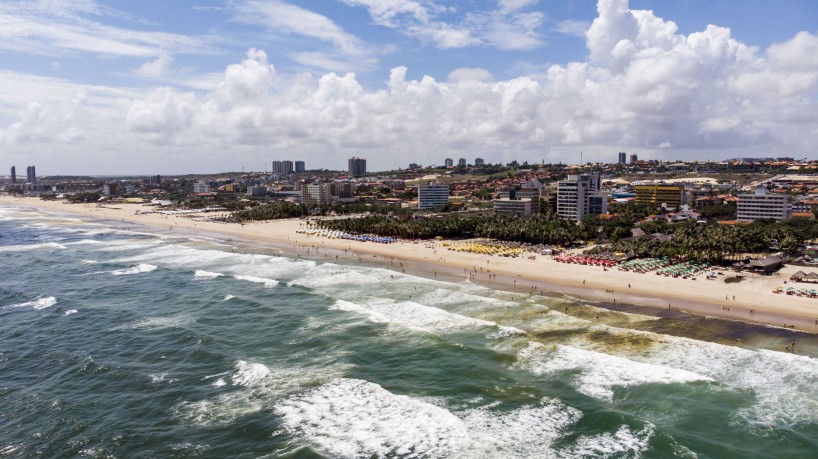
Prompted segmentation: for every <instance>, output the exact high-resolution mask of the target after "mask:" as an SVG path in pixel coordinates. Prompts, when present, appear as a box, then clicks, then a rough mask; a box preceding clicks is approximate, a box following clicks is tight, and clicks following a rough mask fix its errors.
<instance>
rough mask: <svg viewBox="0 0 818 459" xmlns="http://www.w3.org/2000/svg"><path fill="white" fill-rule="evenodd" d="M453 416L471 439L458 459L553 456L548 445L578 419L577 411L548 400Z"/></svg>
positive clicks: (472, 411)
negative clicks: (504, 410) (510, 408)
mask: <svg viewBox="0 0 818 459" xmlns="http://www.w3.org/2000/svg"><path fill="white" fill-rule="evenodd" d="M454 414H455V415H457V416H460V417H462V419H463V422H464V424H465V425H466V427H467V429H468V431H469V435H470V437H471V439H472V443H471V445H469V446H468V447H467V448H465V449H464V450H463V451H461V452H460V453H459V454H457V455H456V456H457V457H462V458H471V457H502V458H530V457H539V458H547V457H557V455H556V453H555V451H554V450H553V449H552V444H553V443H554V442H555V441H556V440H558V439H559V438H560V437H562V436H563V435H564V434H565V433H566V431H567V429H568V428H569V427H571V426H572V425H573V424H575V423H576V422H577V421H578V420H579V419H580V418H581V417H582V413H581V412H580V411H579V410H577V409H574V408H571V407H568V406H565V405H564V404H563V403H562V402H559V401H557V400H552V399H542V400H541V401H540V402H539V403H537V404H534V405H529V406H524V407H522V408H518V409H515V410H512V411H507V412H498V411H496V409H491V407H489V406H485V407H482V408H478V409H472V410H467V411H465V412H463V413H458V412H455V413H454Z"/></svg>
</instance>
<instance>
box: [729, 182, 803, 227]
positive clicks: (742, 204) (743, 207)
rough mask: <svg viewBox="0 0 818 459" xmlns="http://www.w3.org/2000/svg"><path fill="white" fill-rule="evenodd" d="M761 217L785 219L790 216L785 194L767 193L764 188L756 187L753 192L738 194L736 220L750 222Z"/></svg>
mask: <svg viewBox="0 0 818 459" xmlns="http://www.w3.org/2000/svg"><path fill="white" fill-rule="evenodd" d="M762 218H770V219H773V220H786V219H788V218H790V203H789V201H788V199H787V195H786V194H778V193H773V194H768V193H767V190H766V189H765V188H757V189H756V191H755V193H753V194H740V195H738V208H737V215H736V220H738V221H740V222H751V221H753V220H759V219H762Z"/></svg>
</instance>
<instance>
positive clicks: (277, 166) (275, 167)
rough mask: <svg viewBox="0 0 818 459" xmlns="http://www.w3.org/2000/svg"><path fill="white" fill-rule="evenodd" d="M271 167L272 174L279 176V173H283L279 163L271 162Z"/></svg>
mask: <svg viewBox="0 0 818 459" xmlns="http://www.w3.org/2000/svg"><path fill="white" fill-rule="evenodd" d="M272 167H273V174H280V173H282V172H283V171H284V169H282V166H281V161H273V163H272Z"/></svg>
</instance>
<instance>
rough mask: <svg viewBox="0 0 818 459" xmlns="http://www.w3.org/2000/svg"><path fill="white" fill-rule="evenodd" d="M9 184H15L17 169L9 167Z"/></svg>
mask: <svg viewBox="0 0 818 459" xmlns="http://www.w3.org/2000/svg"><path fill="white" fill-rule="evenodd" d="M11 183H17V168H16V167H14V166H11Z"/></svg>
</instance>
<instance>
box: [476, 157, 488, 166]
mask: <svg viewBox="0 0 818 459" xmlns="http://www.w3.org/2000/svg"><path fill="white" fill-rule="evenodd" d="M474 165H475V166H485V165H486V162H485V161H484V160H483V158H474Z"/></svg>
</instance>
